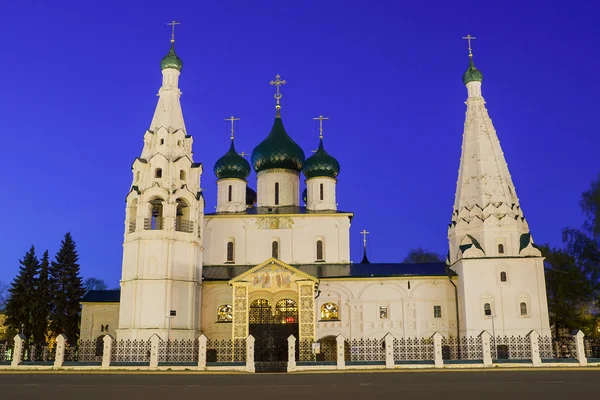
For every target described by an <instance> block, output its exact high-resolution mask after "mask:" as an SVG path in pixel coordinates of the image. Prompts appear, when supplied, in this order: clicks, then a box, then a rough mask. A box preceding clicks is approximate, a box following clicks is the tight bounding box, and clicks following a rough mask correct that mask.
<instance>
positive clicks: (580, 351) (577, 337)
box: [572, 329, 587, 366]
mask: <svg viewBox="0 0 600 400" xmlns="http://www.w3.org/2000/svg"><path fill="white" fill-rule="evenodd" d="M572 335H573V340H574V341H575V351H576V352H577V361H579V365H581V366H585V365H587V357H586V356H585V345H584V343H583V337H584V336H585V335H584V334H583V332H581V331H580V330H579V329H578V330H576V331H573V333H572Z"/></svg>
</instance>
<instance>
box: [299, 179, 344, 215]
mask: <svg viewBox="0 0 600 400" xmlns="http://www.w3.org/2000/svg"><path fill="white" fill-rule="evenodd" d="M336 183H337V179H335V178H327V177H317V178H312V179H307V180H306V198H307V202H306V208H308V209H309V210H337V203H336V193H335V186H336ZM321 184H322V185H323V200H321V188H320V185H321Z"/></svg>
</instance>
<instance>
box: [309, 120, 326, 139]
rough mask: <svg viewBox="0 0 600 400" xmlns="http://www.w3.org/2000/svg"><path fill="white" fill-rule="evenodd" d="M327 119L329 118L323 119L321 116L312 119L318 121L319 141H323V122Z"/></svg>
mask: <svg viewBox="0 0 600 400" xmlns="http://www.w3.org/2000/svg"><path fill="white" fill-rule="evenodd" d="M328 119H329V117H324V116H322V115H319V116H318V117H317V118H313V120H315V121H316V120H318V121H319V139H323V121H326V120H328Z"/></svg>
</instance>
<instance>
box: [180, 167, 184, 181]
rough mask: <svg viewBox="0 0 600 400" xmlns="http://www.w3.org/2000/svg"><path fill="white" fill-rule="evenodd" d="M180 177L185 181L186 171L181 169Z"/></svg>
mask: <svg viewBox="0 0 600 400" xmlns="http://www.w3.org/2000/svg"><path fill="white" fill-rule="evenodd" d="M179 179H181V180H182V181H185V171H184V170H181V171H179Z"/></svg>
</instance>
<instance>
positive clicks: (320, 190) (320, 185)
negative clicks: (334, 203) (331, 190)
mask: <svg viewBox="0 0 600 400" xmlns="http://www.w3.org/2000/svg"><path fill="white" fill-rule="evenodd" d="M323 192H324V190H323V184H322V183H321V184H319V195H320V196H319V197H320V199H321V200H323V198H324V197H325V195H324V193H323Z"/></svg>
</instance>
